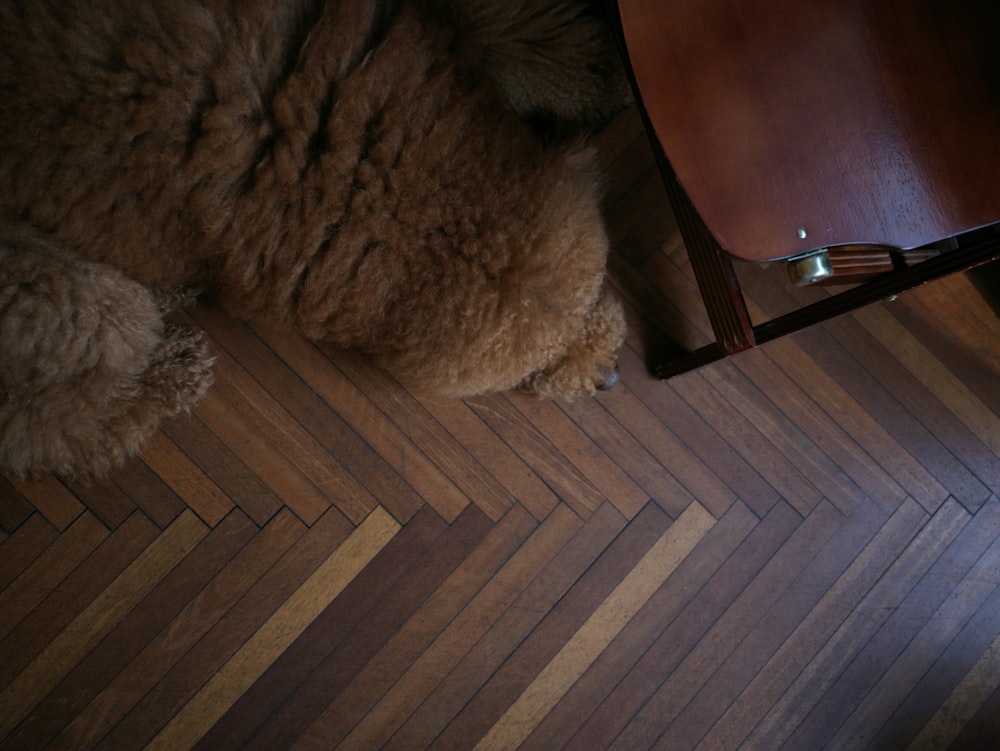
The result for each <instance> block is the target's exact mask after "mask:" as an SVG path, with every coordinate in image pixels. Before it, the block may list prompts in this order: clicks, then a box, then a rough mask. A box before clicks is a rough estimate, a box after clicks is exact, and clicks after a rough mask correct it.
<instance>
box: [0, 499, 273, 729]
mask: <svg viewBox="0 0 1000 751" xmlns="http://www.w3.org/2000/svg"><path fill="white" fill-rule="evenodd" d="M254 532H256V528H255V527H254V525H253V523H252V522H250V521H249V520H248V519H247V517H246V516H244V515H243V514H241V513H239V512H234V513H232V514H230V515H229V516H227V517H226V519H225V520H224V521H223V522H222V523H221V524H219V526H218V527H216V529H214V530H213V531H212V532H211V533H210V534H209V535H207V536H206V537H205V538H204V539H203V540H202V541H201V543H200V544H199V545H198V546H197V547H196V548H195V549H194V550H193V551H192V552H191V553H190V554H188V555H187V556H186V557H185V559H184V560H183V561H182V562H181V563H180V564H179V565H178V566H177V567H176V568H174V569H173V570H172V571H171V572H170V573H169V574H168V575H167V576H166V577H164V579H163V580H162V581H161V582H160V583H159V584H158V585H157V586H156V587H155V588H154V589H153V590H152V591H151V592H150V593H149V595H148V596H146V597H145V598H143V600H142V602H141V603H140V604H139V606H138V607H136V608H135V609H134V610H132V611H131V612H130V613H129V614H128V616H127V617H126V618H125V619H124V620H123V621H121V623H119V624H117V625H116V627H115V628H114V629H113V630H112V631H111V632H110V633H109V634H108V635H107V636H106V637H105V638H104V639H103V640H102V641H101V643H100V645H99V646H97V647H96V648H95V649H93V650H92V651H91V652H90V653H89V654H87V656H86V657H85V658H84V659H83V660H82V661H81V662H80V663H79V664H78V665H76V666H75V667H74V668H73V669H72V670H71V671H69V672H68V673H67V675H66V677H65V678H63V680H62V681H60V683H59V685H57V686H56V687H55V688H54V689H53V690H52V691H51V692H49V693H48V694H47V695H46V697H45V698H44V700H43V701H42V702H41V703H40V704H39V705H38V706H36V707H35V709H34V710H33V711H32V713H31V715H30V716H29V717H28V718H27V719H26V720H25V721H24V722H23V723H21V725H20V726H19V727H18V728H17V730H16V731H15V732H14V733H13V734H11V735H10V736H9V737H8V739H7V740H8V742H9V743H10V744H11V748H18V747H24V748H39V747H44V746H45V745H47V744H48V743H49V742H50V741H51V740H52V739H53V738H54V737H55V735H56V734H58V733H59V731H61V730H62V729H63V728H64V727H66V725H68V724H69V723H70V722H71V721H72V720H73V718H74V717H75V716H76V715H77V714H78V713H79V712H80V711H81V710H82V709H83V708H84V707H85V706H86V705H87V704H88V703H89V702H90V701H91V700H92V699H93V698H94V696H95V695H96V694H97V693H98V692H99V691H100V690H101V689H103V688H104V687H105V686H106V685H107V684H108V683H109V682H110V681H111V680H112V679H113V678H114V677H115V676H116V675H117V674H118V673H119V672H121V671H122V670H124V669H125V668H126V667H127V666H128V663H129V661H130V660H132V659H133V658H134V657H135V656H136V655H138V654H139V653H140V652H141V650H142V649H143V648H144V647H145V646H146V645H147V644H148V643H149V641H150V640H151V639H152V638H153V637H154V636H155V635H156V634H157V633H159V631H160V630H161V629H162V628H163V627H164V626H165V625H166V624H167V623H169V622H170V620H171V619H172V618H174V617H175V615H176V614H177V613H178V612H179V611H180V610H181V609H182V608H183V607H184V605H185V604H186V603H187V601H188V600H189V599H191V598H192V597H194V596H195V595H196V594H197V593H198V592H199V591H200V590H201V589H202V588H203V587H204V586H205V585H206V584H207V583H208V582H210V581H211V580H212V578H213V577H214V576H215V575H216V574H217V573H218V572H219V570H220V569H221V568H222V567H223V566H224V565H225V564H226V563H227V562H228V561H229V559H230V558H232V556H234V555H235V554H236V553H237V552H238V551H239V550H240V548H242V547H243V546H244V545H245V544H246V543H247V542H248V541H249V540H250V539H251V537H252V536H253V534H254Z"/></svg>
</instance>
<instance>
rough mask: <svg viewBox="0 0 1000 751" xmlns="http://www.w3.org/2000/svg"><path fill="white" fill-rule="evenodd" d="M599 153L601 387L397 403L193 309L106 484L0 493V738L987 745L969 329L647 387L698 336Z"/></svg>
mask: <svg viewBox="0 0 1000 751" xmlns="http://www.w3.org/2000/svg"><path fill="white" fill-rule="evenodd" d="M600 143H601V148H602V154H603V158H604V162H605V164H606V165H607V168H608V173H609V177H608V199H607V215H608V221H609V225H610V227H611V232H612V235H613V238H614V242H615V253H614V256H613V258H612V261H611V275H612V281H613V284H614V286H615V287H616V288H617V289H618V291H619V292H620V294H621V296H622V297H623V298H624V299H625V300H626V301H627V302H628V305H629V309H630V319H631V335H630V339H629V342H628V346H627V347H626V349H625V351H624V352H623V353H622V358H621V367H622V373H623V378H622V384H621V385H620V386H619V387H618V388H617V389H616V390H614V391H613V392H609V393H606V394H602V395H600V396H599V397H597V398H595V399H584V400H579V401H576V402H573V403H569V404H561V403H547V402H538V401H534V400H532V399H529V398H525V397H522V396H520V395H510V394H507V395H495V396H490V397H487V398H479V399H473V400H470V401H468V402H464V403H463V402H452V401H447V400H437V399H427V398H419V397H416V396H414V395H412V394H410V393H407V392H406V391H405V390H403V389H402V388H400V387H399V386H398V385H397V384H396V383H394V382H393V381H392V380H391V379H390V378H388V377H386V376H385V375H383V374H382V373H380V372H378V371H376V370H374V369H373V368H372V367H371V366H370V365H369V364H368V363H367V362H366V361H365V360H364V359H363V358H360V357H357V356H355V355H352V354H348V353H344V352H340V351H335V350H331V349H323V348H318V347H315V346H313V345H311V344H308V343H305V342H303V341H301V340H299V339H296V338H294V337H289V336H287V335H282V334H277V333H275V332H271V331H268V330H266V329H259V328H258V329H251V328H248V327H246V326H245V325H242V324H240V323H237V322H234V321H232V320H230V319H229V318H227V317H226V316H225V315H224V314H223V313H221V312H219V311H218V310H215V309H213V308H211V307H209V306H205V305H202V306H201V307H198V308H196V309H194V310H193V311H192V312H191V313H190V317H191V318H193V319H194V320H195V321H197V323H198V324H199V325H201V326H202V327H203V328H205V329H206V330H207V331H208V332H209V334H210V337H211V342H212V345H213V347H214V349H215V351H216V352H217V354H218V361H217V366H216V372H217V384H216V386H215V387H214V388H213V390H212V391H211V393H210V395H209V396H208V398H207V399H206V400H205V402H204V403H203V404H202V405H201V406H200V407H199V408H198V410H197V411H196V413H195V414H194V416H193V417H190V418H187V419H178V420H175V421H173V422H171V423H170V424H168V425H166V426H165V427H164V429H163V431H162V433H161V434H158V435H157V436H156V439H155V440H154V441H153V443H152V444H151V445H150V446H149V447H148V449H147V450H146V451H145V453H144V455H143V460H142V462H137V463H135V464H134V465H132V466H130V467H128V468H127V469H126V470H124V471H122V472H120V473H118V474H116V475H114V477H113V478H112V480H111V481H110V482H107V483H105V484H103V485H100V486H92V487H76V486H73V485H64V484H62V483H60V482H58V481H56V480H52V479H47V480H43V481H35V482H24V481H20V480H16V479H14V478H6V479H4V478H0V530H2V531H0V687H2V688H0V691H2V693H0V748H2V749H3V750H4V751H9V750H13V749H31V750H32V751H35V750H37V749H43V748H48V749H73V750H74V751H80V750H82V749H91V748H99V749H108V750H109V751H110V750H114V751H123V750H127V749H138V748H143V747H145V748H152V749H165V750H167V751H181V750H182V749H188V748H198V749H206V750H208V749H211V750H212V751H216V750H218V749H232V748H248V749H268V750H272V749H293V748H294V749H331V748H342V749H361V750H362V751H364V750H366V749H377V748H391V749H417V748H426V747H431V748H434V749H471V748H479V749H515V748H526V749H545V750H546V751H549V750H551V749H556V748H567V749H579V750H581V751H593V750H595V749H605V748H613V749H646V748H656V749H669V750H670V751H683V750H685V749H699V750H702V751H717V750H720V749H736V748H750V749H764V750H766V751H773V750H775V749H792V750H793V751H804V750H809V751H811V750H813V749H825V748H830V749H851V750H853V749H872V750H873V751H894V750H896V749H926V750H928V751H939V750H943V749H998V748H1000V740H998V739H1000V688H998V687H1000V498H998V495H997V494H998V493H1000V460H998V455H1000V381H998V377H1000V323H998V321H997V318H996V317H995V315H994V313H993V311H992V309H991V308H990V307H989V305H987V303H986V302H985V301H984V298H983V297H982V296H981V295H980V293H979V292H978V290H977V287H976V286H974V285H973V283H972V281H971V280H970V278H969V277H968V276H959V277H955V278H953V279H949V280H946V281H944V282H939V283H936V284H934V285H930V286H927V287H925V288H923V289H921V290H919V291H917V292H914V293H910V294H908V295H904V296H903V297H901V298H900V299H899V300H897V301H895V302H891V303H885V304H882V305H877V306H873V307H870V308H867V309H865V310H863V311H862V312H860V313H858V314H857V315H854V316H849V317H843V318H841V319H838V320H836V321H834V322H831V323H829V324H826V325H823V326H821V327H817V328H813V329H811V330H808V331H806V332H803V333H802V334H799V335H797V336H795V337H793V338H790V339H785V340H780V341H778V342H774V343H772V344H770V345H768V346H766V347H764V348H763V349H761V350H759V351H755V352H752V353H747V354H744V355H741V356H739V357H737V358H734V359H732V360H730V361H728V362H725V363H720V364H717V365H714V366H711V367H708V368H705V369H703V370H702V371H700V372H697V373H694V374H688V375H686V376H682V377H679V378H677V379H674V380H672V381H670V382H667V383H661V382H657V381H655V380H653V379H651V378H650V377H649V376H648V375H647V372H646V368H645V364H644V363H645V361H646V360H647V358H648V357H650V356H651V355H652V354H655V352H656V351H658V349H659V346H660V345H659V344H658V342H659V341H660V334H661V332H662V331H666V332H669V333H670V334H672V335H673V336H675V337H676V338H679V339H680V340H682V341H684V342H685V343H687V344H696V343H699V342H701V341H704V340H705V337H706V328H707V326H706V319H705V315H704V311H703V309H702V308H701V307H700V304H699V302H698V297H697V294H696V291H695V288H694V285H693V282H692V276H691V272H690V268H689V266H688V264H687V261H686V256H685V253H684V249H683V246H682V244H681V242H680V240H679V238H678V236H677V232H676V229H675V226H674V225H673V222H672V219H671V217H670V214H669V211H668V210H667V208H666V206H665V199H664V193H663V189H662V186H661V185H660V183H659V178H658V176H657V173H656V172H655V170H654V168H653V161H652V157H651V156H650V152H649V149H648V146H647V144H646V142H645V140H644V136H643V135H642V133H641V130H640V127H639V125H638V120H637V118H636V117H635V116H634V115H626V116H624V117H623V118H621V119H620V120H619V121H617V122H616V123H615V124H614V125H613V126H612V127H611V129H610V130H608V131H607V132H605V133H604V134H603V135H602V137H601V142H600ZM741 272H742V273H744V280H745V283H746V285H747V287H748V289H749V291H750V293H751V294H752V301H753V307H754V311H755V313H756V314H758V315H763V314H773V313H774V312H779V311H781V310H784V309H787V307H788V306H789V305H790V304H791V303H792V302H793V301H794V299H795V298H808V297H811V296H814V295H817V294H823V293H822V292H815V291H807V292H792V291H790V290H789V288H788V287H787V285H785V284H784V283H783V281H782V277H783V271H782V270H781V269H780V268H777V267H771V268H751V269H742V270H741Z"/></svg>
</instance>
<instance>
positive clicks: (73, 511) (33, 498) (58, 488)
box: [10, 475, 84, 532]
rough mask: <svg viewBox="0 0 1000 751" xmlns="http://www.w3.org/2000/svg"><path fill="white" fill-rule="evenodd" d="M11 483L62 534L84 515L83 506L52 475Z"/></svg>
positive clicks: (17, 480)
mask: <svg viewBox="0 0 1000 751" xmlns="http://www.w3.org/2000/svg"><path fill="white" fill-rule="evenodd" d="M10 482H11V484H12V485H13V486H14V489H15V490H17V492H18V493H20V494H21V496H22V497H23V498H25V499H26V500H27V501H28V502H29V503H30V504H31V505H32V506H34V507H35V508H36V509H38V511H40V512H41V513H42V514H43V515H44V516H45V518H46V519H48V520H49V521H50V522H51V523H52V526H53V527H55V528H56V529H58V530H59V531H60V532H62V531H63V530H65V529H66V528H67V527H69V525H70V524H72V523H73V521H74V520H75V519H76V518H77V517H78V516H79V515H80V514H82V513H83V510H84V509H83V504H82V503H80V501H79V500H78V499H77V497H76V496H75V495H73V494H72V493H71V492H70V491H69V490H67V488H66V486H65V485H63V484H62V483H61V482H59V480H57V479H56V478H55V477H53V476H51V475H46V476H45V477H40V478H37V479H20V478H15V479H13V480H10Z"/></svg>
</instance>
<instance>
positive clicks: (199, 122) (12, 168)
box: [0, 0, 624, 455]
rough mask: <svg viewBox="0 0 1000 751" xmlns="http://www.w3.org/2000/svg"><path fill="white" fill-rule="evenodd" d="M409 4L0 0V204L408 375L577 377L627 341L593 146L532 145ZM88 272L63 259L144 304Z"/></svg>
mask: <svg viewBox="0 0 1000 751" xmlns="http://www.w3.org/2000/svg"><path fill="white" fill-rule="evenodd" d="M449 4H450V5H454V2H453V0H451V2H449V3H446V4H445V5H449ZM566 4H567V3H565V2H563V3H556V5H566ZM427 5H428V4H427V3H407V2H403V1H400V0H397V1H396V2H376V1H375V0H327V1H326V2H323V1H322V0H302V1H300V2H294V3H277V4H276V3H272V2H269V1H268V2H264V0H243V1H242V2H232V1H231V0H203V1H202V2H198V3H176V2H170V1H169V0H153V1H152V2H147V3H139V4H135V3H131V2H128V1H127V0H7V1H6V2H4V3H3V4H2V5H0V50H2V52H0V90H2V91H3V94H4V95H3V98H2V99H0V216H7V217H8V218H13V219H16V220H18V221H22V222H26V223H28V224H30V225H32V226H33V227H36V228H38V229H40V230H42V231H44V232H45V233H47V234H48V235H49V236H51V238H52V239H53V240H54V241H55V242H57V243H58V244H59V245H60V246H61V247H63V248H65V249H67V250H68V251H71V252H73V253H75V254H77V255H78V257H80V258H82V259H85V260H86V261H89V262H91V263H99V264H103V265H104V266H107V267H113V268H114V269H117V270H119V271H120V272H122V273H124V274H125V275H126V276H127V277H129V278H130V279H132V280H134V281H135V282H137V283H138V284H141V285H144V286H145V287H147V288H150V289H159V288H177V287H184V286H188V285H198V286H200V287H203V288H205V289H207V290H208V291H210V292H211V293H212V295H213V296H214V297H215V298H216V299H217V300H218V301H219V302H220V303H221V304H222V305H223V306H224V307H225V308H227V309H228V310H229V311H231V312H232V313H234V314H235V315H238V316H241V317H244V318H247V319H250V320H262V319H266V320H268V321H270V322H272V323H277V324H280V325H284V326H287V327H289V328H294V329H297V330H299V331H301V332H303V333H304V334H306V335H307V336H309V337H311V338H313V339H316V340H322V341H328V342H335V343H337V344H340V345H344V346H349V347H357V348H360V349H362V350H364V351H366V352H368V353H369V354H370V355H372V357H373V358H374V359H375V360H376V361H377V362H378V363H379V364H381V365H382V366H383V367H384V368H386V369H387V370H389V371H390V372H392V373H393V374H394V375H395V376H397V377H398V378H399V379H400V380H401V381H402V382H404V383H405V384H407V385H408V386H410V387H413V388H415V389H418V390H423V391H430V392H434V393H439V394H449V395H455V396H465V395H471V394H477V393H482V392H486V391H495V390H504V389H510V388H521V389H524V390H528V391H531V392H533V393H536V394H539V395H542V396H554V395H574V394H580V393H587V392H592V391H593V390H594V389H595V388H600V387H602V386H603V385H605V384H606V383H607V382H608V381H609V379H610V378H611V375H610V374H612V373H613V371H614V367H615V351H616V349H617V347H618V346H619V345H620V343H621V341H622V338H623V335H624V323H623V316H622V311H621V308H620V306H619V304H618V303H617V302H616V301H614V300H612V299H611V298H610V297H609V296H608V295H606V294H605V292H604V287H603V280H604V273H605V262H606V255H607V252H608V240H607V237H606V234H605V230H604V226H603V222H602V218H601V213H600V205H599V201H600V189H599V182H600V181H599V178H598V175H597V167H596V160H595V156H594V154H593V152H592V151H591V150H590V149H588V148H587V147H585V146H582V145H580V144H579V143H573V144H570V145H563V146H548V147H547V146H545V145H544V144H543V143H542V142H541V141H540V140H539V139H538V138H537V137H536V136H535V134H534V133H533V131H532V129H531V128H530V127H529V126H528V125H526V124H525V122H524V120H522V119H521V118H519V117H518V116H517V114H516V113H515V112H514V110H516V109H517V103H516V102H511V101H509V100H508V99H505V98H504V97H503V96H502V95H501V94H498V93H497V91H498V90H501V91H502V90H503V89H504V88H505V87H504V86H499V85H494V84H493V83H492V82H490V81H489V80H487V77H486V76H484V75H483V74H482V70H481V68H480V66H481V64H482V63H483V60H485V59H486V58H487V57H488V56H484V55H482V54H479V55H475V56H467V55H466V54H465V53H464V52H462V50H465V49H468V48H469V45H468V44H463V43H462V39H461V37H460V36H457V35H456V34H457V33H458V34H460V32H456V31H455V28H459V29H461V28H462V27H463V26H464V25H467V22H463V23H456V24H450V23H449V22H447V20H446V19H445V20H443V19H444V18H445V16H442V15H435V14H433V13H431V12H430V11H428V10H427ZM430 5H440V3H431V4H430ZM522 5H523V3H522ZM418 6H419V7H418ZM567 18H569V17H567ZM487 43H488V42H487ZM467 57H476V58H477V59H476V60H475V61H473V62H469V60H468V59H467ZM519 75H520V74H519ZM507 88H510V87H509V86H508V87H507ZM514 88H515V89H518V87H514ZM520 88H522V89H523V86H521V87H520ZM518 90H520V89H518ZM530 106H531V107H532V108H534V109H536V110H537V109H538V105H537V102H533V103H532V104H531V105H530ZM557 114H559V115H562V113H561V112H559V113H557ZM588 117H590V113H589V112H588ZM46 262H50V261H46ZM5 263H6V262H5ZM96 269H97V267H95V266H80V267H74V268H72V269H69V268H67V271H66V273H68V274H70V275H71V276H72V275H81V274H82V275H84V277H85V278H82V279H81V283H84V284H96V283H97V282H96V281H95V279H97V278H100V277H106V278H107V281H106V282H104V283H106V284H110V283H111V281H112V280H114V282H115V283H117V284H119V285H120V291H121V293H122V294H124V293H125V288H126V287H127V288H128V290H129V293H128V294H129V295H130V296H131V297H130V299H135V298H137V297H142V294H143V293H142V292H140V291H139V290H140V288H138V287H136V286H132V287H129V286H128V285H129V283H128V282H127V281H126V280H124V279H122V278H121V277H120V276H117V275H112V272H111V271H109V270H107V269H103V268H102V270H101V271H100V272H98V271H96ZM87 274H90V275H91V276H86V275H87ZM101 294H104V295H106V294H108V292H107V291H105V292H102V293H101ZM150 310H152V309H151V308H149V306H148V305H147V315H148V311H150ZM143 325H144V326H147V327H152V329H151V330H156V329H155V322H154V320H153V318H147V319H146V323H144V324H143ZM4 331H5V332H6V329H4ZM4 336H5V337H6V334H5V335H4ZM6 341H7V340H6V339H4V342H3V344H6ZM148 341H152V340H151V339H149V340H148ZM142 347H145V348H146V349H145V351H146V352H147V353H148V351H149V348H150V345H147V344H143V345H142ZM38 356H39V357H56V358H61V357H63V354H62V353H60V352H59V351H58V350H50V349H48V348H46V347H39V348H38ZM39 367H42V368H44V367H45V365H44V364H40V365H39ZM71 367H73V366H71ZM129 367H131V368H133V370H132V371H130V372H128V373H126V374H124V375H125V380H128V379H130V378H134V374H135V370H134V368H135V367H136V365H135V364H134V363H133V364H132V365H130V366H129ZM106 377H107V378H109V379H111V380H112V381H114V379H115V378H118V377H119V374H116V373H111V372H109V373H107V374H106ZM81 398H83V397H81ZM140 398H141V397H140ZM8 399H9V397H8ZM181 400H182V401H183V399H181ZM92 454H93V452H91V455H92Z"/></svg>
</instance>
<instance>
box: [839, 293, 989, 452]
mask: <svg viewBox="0 0 1000 751" xmlns="http://www.w3.org/2000/svg"><path fill="white" fill-rule="evenodd" d="M856 318H857V319H858V321H859V322H860V323H861V325H862V326H864V327H865V328H866V329H867V330H868V331H869V333H871V334H872V336H874V337H875V338H877V339H878V340H879V342H881V344H882V345H883V346H884V347H886V349H888V350H889V351H890V352H892V354H893V355H894V356H895V357H896V359H898V360H899V362H901V363H902V364H903V365H905V366H906V367H907V369H908V370H909V371H910V372H911V373H913V374H914V375H915V376H916V377H917V379H918V380H919V381H920V382H921V383H923V384H924V385H925V386H927V387H928V388H929V389H931V391H932V392H933V393H934V394H935V395H936V396H937V397H938V398H939V399H940V400H941V401H942V402H943V403H944V404H945V405H946V406H947V407H948V409H949V410H951V412H952V413H953V414H955V415H956V416H957V417H958V418H959V419H960V420H961V421H962V423H963V424H964V425H966V426H967V427H968V428H969V429H970V430H971V431H972V432H973V433H974V434H975V435H976V437H977V438H979V440H981V441H982V442H983V444H985V445H986V446H987V447H988V448H989V449H990V451H992V452H993V454H994V455H996V456H1000V417H998V416H997V414H996V413H995V412H993V410H992V409H991V408H990V406H988V405H986V404H984V403H983V402H982V400H981V399H979V398H978V397H977V396H976V395H975V394H973V393H972V391H971V390H970V389H969V388H968V387H967V386H966V385H965V384H964V383H962V381H960V380H959V379H958V378H957V377H956V376H955V375H954V374H953V373H952V372H951V371H950V370H949V369H948V367H947V365H946V364H945V363H943V362H941V361H940V360H938V359H937V358H936V357H934V356H933V355H932V354H931V353H930V352H929V350H928V349H927V347H926V346H925V345H924V344H922V343H921V342H920V341H918V340H917V338H916V337H915V336H914V335H913V334H912V333H911V332H910V331H908V330H907V329H906V328H905V327H904V326H903V325H902V324H901V323H899V321H898V320H897V319H896V318H895V317H893V316H892V315H890V314H889V313H888V312H886V311H885V310H884V309H882V308H879V307H877V306H872V307H869V308H864V309H863V310H861V311H859V312H858V313H857V314H856Z"/></svg>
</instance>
